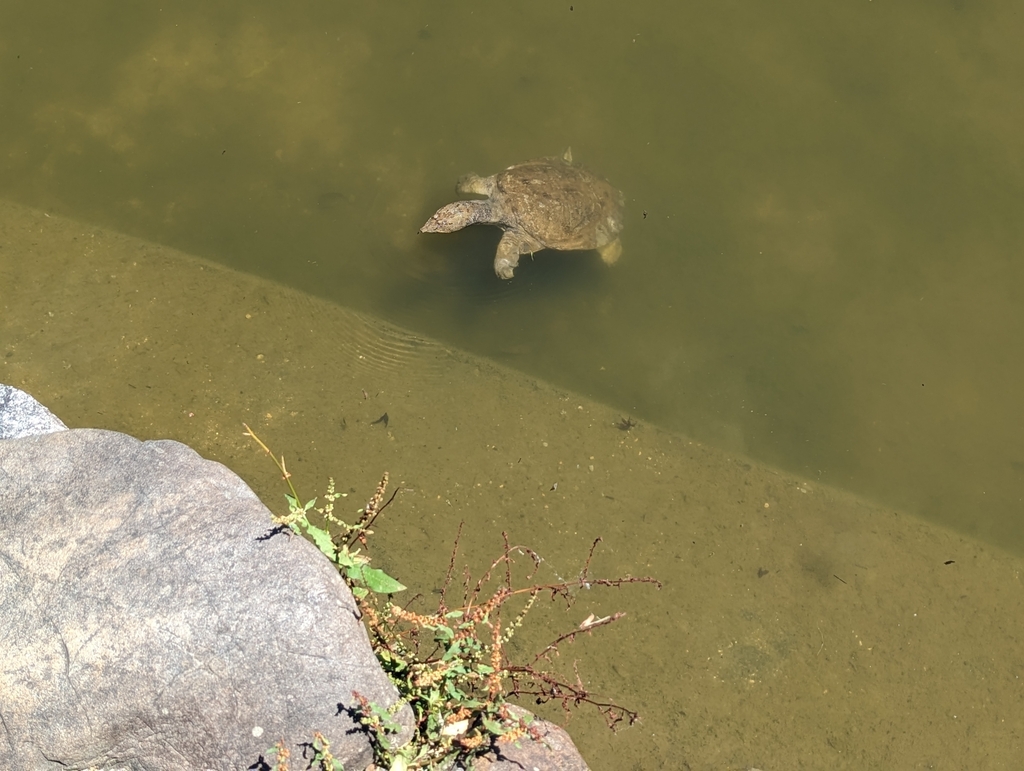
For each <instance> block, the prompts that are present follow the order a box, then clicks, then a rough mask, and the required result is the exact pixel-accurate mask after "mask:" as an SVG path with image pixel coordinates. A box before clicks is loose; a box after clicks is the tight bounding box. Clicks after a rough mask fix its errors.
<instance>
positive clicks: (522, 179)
mask: <svg viewBox="0 0 1024 771" xmlns="http://www.w3.org/2000/svg"><path fill="white" fill-rule="evenodd" d="M455 189H456V191H457V192H458V193H459V194H461V195H465V194H468V193H475V194H477V195H483V196H486V198H484V199H482V200H481V199H473V200H468V201H456V202H455V203H450V204H448V205H447V206H442V207H441V208H440V209H438V210H437V211H436V212H435V213H434V215H433V216H432V217H431V218H430V219H428V220H427V222H426V224H424V225H423V227H421V228H420V231H419V232H420V233H453V232H455V231H456V230H462V228H464V227H466V226H468V225H472V224H474V223H477V222H483V223H486V224H488V225H497V226H498V227H500V228H501V229H502V230H504V231H505V233H504V235H502V237H501V241H500V242H499V243H498V253H497V255H496V256H495V258H494V272H495V273H497V274H498V276H499V277H500V278H504V279H509V278H512V275H513V273H514V271H515V269H516V267H517V266H518V265H519V255H521V254H533V253H534V252H539V251H540V250H541V249H557V250H562V251H566V250H584V249H596V250H598V252H599V253H600V254H601V259H602V260H604V261H605V263H607V264H608V265H611V264H612V263H614V262H615V261H616V260H617V259H619V255H620V254H622V244H621V242H620V241H619V232H620V231H621V230H622V208H623V206H624V204H625V201H624V199H623V196H622V193H620V192H619V191H618V190H616V189H615V188H614V187H612V186H611V185H610V184H608V182H606V181H605V180H603V179H601V178H600V177H598V176H596V175H594V174H592V173H591V172H589V171H587V170H586V169H584V168H582V167H581V166H577V165H574V164H573V162H572V151H571V150H566V152H565V153H564V154H563V155H561V156H556V157H550V158H538V159H536V160H532V161H526V162H525V163H517V164H516V165H514V166H509V167H508V168H507V169H505V170H504V171H500V172H498V173H497V174H495V175H494V176H491V177H479V176H477V175H476V174H467V175H466V176H464V177H462V178H461V179H460V180H459V182H458V184H457V185H456V186H455Z"/></svg>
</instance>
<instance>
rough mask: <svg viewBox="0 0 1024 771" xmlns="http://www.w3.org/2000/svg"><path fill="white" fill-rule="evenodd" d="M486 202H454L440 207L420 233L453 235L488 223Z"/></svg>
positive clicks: (488, 212) (487, 205) (488, 211)
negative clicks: (480, 223)
mask: <svg viewBox="0 0 1024 771" xmlns="http://www.w3.org/2000/svg"><path fill="white" fill-rule="evenodd" d="M490 212H491V208H490V205H489V204H488V202H487V201H456V202H455V203H450V204H448V205H447V206H442V207H441V208H440V209H438V210H437V211H436V212H434V214H433V216H432V217H431V218H430V219H428V220H427V221H426V223H425V224H424V225H423V227H421V228H420V233H454V232H455V231H456V230H462V229H463V228H464V227H467V226H468V225H472V224H474V223H476V222H490V221H491V220H490Z"/></svg>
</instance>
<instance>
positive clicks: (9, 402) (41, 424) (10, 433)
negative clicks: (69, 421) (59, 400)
mask: <svg viewBox="0 0 1024 771" xmlns="http://www.w3.org/2000/svg"><path fill="white" fill-rule="evenodd" d="M66 428H67V426H65V425H64V424H63V423H61V422H60V420H58V419H57V417H56V416H55V415H54V414H53V413H52V412H50V411H49V410H48V409H46V407H44V406H43V405H41V404H40V403H39V402H37V401H36V400H35V399H33V398H32V397H31V396H29V395H28V394H27V393H25V392H24V391H19V390H18V389H17V388H14V387H12V386H9V385H4V384H3V383H0V439H19V438H20V437H23V436H35V435H36V434H52V433H53V432H54V431H63V430H64V429H66Z"/></svg>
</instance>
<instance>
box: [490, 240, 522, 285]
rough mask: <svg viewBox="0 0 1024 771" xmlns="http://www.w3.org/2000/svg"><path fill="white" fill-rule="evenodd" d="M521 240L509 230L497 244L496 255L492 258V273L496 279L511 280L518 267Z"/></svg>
mask: <svg viewBox="0 0 1024 771" xmlns="http://www.w3.org/2000/svg"><path fill="white" fill-rule="evenodd" d="M521 244H522V239H520V238H519V236H517V235H515V234H514V233H513V232H512V231H511V230H506V231H505V235H503V236H502V237H501V241H499V242H498V253H497V255H495V257H494V272H495V273H497V274H498V278H506V279H507V278H512V274H513V272H514V271H515V269H516V267H517V266H518V265H519V247H520V246H521Z"/></svg>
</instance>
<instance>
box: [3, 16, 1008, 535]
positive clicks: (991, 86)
mask: <svg viewBox="0 0 1024 771" xmlns="http://www.w3.org/2000/svg"><path fill="white" fill-rule="evenodd" d="M1022 25H1024V22H1022V21H1021V20H1020V18H1019V16H1017V15H1015V10H1014V7H1013V6H1012V4H1009V3H972V2H947V3H938V4H918V5H912V6H906V5H903V6H901V7H893V6H892V5H891V4H886V3H881V2H870V1H866V2H861V3H857V4H855V5H853V6H851V5H849V4H821V3H800V2H791V3H786V4H783V5H779V4H775V5H773V6H772V7H771V8H770V9H769V8H765V7H762V4H758V3H729V4H725V5H719V6H716V7H715V8H713V9H712V8H697V7H693V8H689V7H684V6H679V5H677V4H675V5H674V4H665V3H649V2H647V3H644V2H641V3H635V4H633V5H632V6H630V7H629V8H628V9H627V8H625V7H624V6H622V4H619V3H586V2H584V3H578V4H574V5H572V6H570V4H568V3H551V2H546V1H545V2H532V3H517V4H503V5H501V6H500V7H492V6H487V5H480V4H479V3H447V4H445V5H444V6H443V7H438V6H436V5H433V4H430V5H428V4H418V3H414V4H407V5H403V6H401V7H392V6H389V5H387V4H383V3H368V4H341V3H314V4H309V5H307V6H304V8H303V10H301V11H295V10H292V9H288V10H285V9H284V8H283V7H280V6H273V5H271V6H262V5H254V4H246V6H245V9H244V10H241V9H239V8H236V7H235V6H232V5H230V4H210V3H191V4H189V3H179V4H176V5H175V7H173V8H165V9H162V10H161V9H158V8H157V7H156V6H155V5H153V4H147V5H143V6H137V7H130V8H126V7H124V6H123V5H122V4H115V3H90V4H86V5H77V6H74V7H71V8H68V7H66V6H63V5H58V4H36V3H18V2H7V3H5V4H4V9H3V27H4V29H7V30H14V29H17V30H18V36H17V38H15V37H13V36H11V35H7V36H5V37H4V38H3V39H2V42H0V60H2V67H0V89H2V99H3V103H4V121H3V125H2V126H0V145H2V148H3V153H2V155H0V164H2V175H0V194H3V195H6V196H8V197H12V198H14V199H16V200H19V201H22V202H25V203H30V204H34V205H37V206H40V207H44V208H49V209H51V210H55V211H59V212H64V213H69V214H73V215H76V216H78V217H80V218H85V219H88V220H91V221H95V222H99V223H104V224H110V225H113V226H116V227H118V228H120V229H122V230H124V231H126V232H129V233H133V234H137V235H141V236H144V237H147V238H150V239H153V240H157V241H160V242H162V243H167V244H171V245H174V246H178V247H181V248H183V249H185V250H188V251H191V252H194V253H197V254H201V255H204V256H207V257H209V258H211V259H214V260H217V261H221V262H224V263H227V264H230V265H233V266H237V267H239V268H242V269H244V270H248V271H252V272H256V273H259V274H262V275H265V276H270V277H274V278H276V279H279V280H281V281H284V282H287V283H289V284H292V285H294V286H296V287H299V288H302V289H305V290H307V291H310V292H314V293H318V294H322V295H323V296H325V297H327V298H330V299H332V300H336V301H337V302H339V303H343V304H346V305H349V306H352V307H359V308H363V309H369V310H372V311H374V312H375V313H377V314H379V315H381V316H384V317H386V318H389V319H392V320H395V321H399V322H401V323H403V324H405V325H407V326H410V327H412V328H414V329H416V330H419V331H422V332H425V333H429V334H431V335H434V336H437V337H439V338H441V339H443V340H447V341H450V342H452V343H455V344H457V345H459V346H462V347H464V348H467V349H470V350H473V351H476V352H480V353H483V354H485V355H488V356H493V357H498V358H501V359H503V360H505V361H506V362H508V363H510V364H512V365H513V366H515V367H518V368H521V369H523V370H526V371H530V372H532V373H535V374H539V375H542V376H543V377H545V378H546V379H548V380H551V381H554V382H557V383H560V384H563V385H566V386H570V387H572V388H574V389H575V390H578V391H580V392H583V393H587V394H590V395H593V396H595V397H597V398H599V399H602V400H604V401H607V402H609V403H612V404H614V405H617V406H618V407H619V408H620V409H622V410H623V411H628V412H630V413H632V414H635V415H637V416H639V417H642V418H644V419H647V420H651V421H655V422H658V423H659V424H661V425H664V426H668V427H671V428H674V429H680V430H683V431H686V432H689V433H691V434H692V435H695V436H698V437H701V438H704V439H707V440H710V441H713V442H715V443H718V444H719V445H722V446H727V447H730V448H734V449H736V450H742V451H745V452H747V453H749V454H751V455H753V456H755V457H758V458H762V459H765V460H768V461H771V462H773V463H776V464H779V465H782V466H784V467H787V468H790V469H793V470H798V471H800V472H802V473H805V474H807V475H809V476H811V477H813V478H817V479H821V480H825V481H829V482H832V483H835V484H839V485H841V486H845V487H849V488H851V489H854V490H857V491H859V492H862V493H865V494H868V495H871V496H874V497H876V498H878V499H881V500H883V501H887V502H889V503H892V504H894V505H900V506H903V507H907V508H910V509H912V510H914V511H917V512H919V513H921V514H922V515H924V516H926V517H929V518H933V519H936V520H941V521H944V522H948V523H952V524H953V525H954V526H956V527H959V528H961V529H964V530H969V531H971V532H972V533H975V534H978V535H981V536H983V537H986V538H988V539H992V540H997V541H999V542H1000V543H1003V544H1010V545H1012V546H1013V547H1014V548H1016V549H1018V550H1020V549H1022V548H1024V530H1021V528H1020V525H1019V521H1020V520H1019V514H1020V511H1021V507H1022V500H1021V499H1022V492H1021V491H1022V489H1024V440H1022V439H1021V436H1020V432H1019V430H1018V426H1019V425H1020V423H1021V418H1022V411H1024V410H1022V407H1021V404H1022V402H1021V400H1020V399H1019V397H1018V391H1019V383H1020V382H1021V380H1022V376H1024V364H1022V362H1024V358H1022V357H1021V356H1019V355H1018V351H1019V348H1020V341H1021V339H1022V332H1024V304H1022V291H1024V289H1022V287H1024V275H1022V272H1024V267H1022V265H1024V263H1022V262H1021V260H1020V259H1019V255H1020V253H1021V246H1022V243H1024V232H1022V231H1024V217H1021V205H1022V201H1024V198H1022V193H1024V182H1022V176H1021V171H1022V166H1021V163H1022V150H1024V139H1022V134H1021V132H1020V130H1019V127H1020V126H1021V125H1022V122H1024V106H1022V103H1021V101H1020V99H1019V94H1020V92H1021V89H1022V87H1024V83H1022V80H1024V75H1022V74H1021V73H1022V72H1024V61H1022V59H1024V54H1022V53H1021V49H1020V47H1019V46H1017V45H1016V43H1017V41H1018V40H1019V39H1020V33H1021V32H1022V29H1021V27H1022ZM569 145H571V146H572V147H573V150H574V153H575V155H576V157H577V158H578V159H581V160H582V161H584V162H585V163H586V164H588V165H589V166H591V167H592V168H594V169H596V170H598V171H599V172H600V173H602V174H604V175H605V176H607V177H608V178H609V179H611V180H612V181H613V182H614V183H615V184H616V185H617V186H619V187H620V188H621V189H622V190H624V191H625V193H626V195H627V198H628V201H629V211H628V221H627V226H626V230H625V233H624V244H625V254H624V257H623V258H622V260H621V263H620V264H619V265H617V266H615V267H614V269H612V270H606V269H605V268H604V266H602V265H600V264H599V262H598V261H597V260H595V259H593V256H589V257H584V258H580V257H579V256H576V255H569V256H564V255H556V256H553V255H550V254H543V255H540V256H538V257H537V259H536V261H535V262H533V263H531V264H529V265H526V266H524V268H523V269H522V270H521V271H520V272H519V274H518V275H517V278H516V279H515V281H514V282H512V283H511V284H501V283H499V282H498V281H497V280H496V279H495V278H494V276H493V275H492V274H491V272H490V265H489V263H490V259H491V254H492V252H493V249H494V246H495V244H496V241H497V238H498V231H497V230H496V229H493V228H477V229H476V230H473V231H469V232H464V233H462V234H459V235H454V236H446V237H425V236H423V237H417V236H416V234H415V233H416V229H417V227H418V226H419V225H420V224H421V223H422V221H423V220H425V218H426V217H427V216H428V215H429V214H430V213H431V212H432V211H433V210H434V208H436V207H437V206H438V205H440V204H441V203H444V202H447V201H448V200H450V199H452V198H453V190H452V187H453V184H454V180H455V179H456V178H457V177H458V176H459V175H461V174H462V173H464V172H466V171H469V170H476V171H478V172H481V173H490V172H493V171H496V170H498V169H500V168H503V167H504V166H505V165H508V164H510V163H513V162H516V161H519V160H523V159H526V158H530V157H535V156H538V155H544V154H552V153H557V152H559V151H561V150H562V149H563V148H564V147H566V146H569Z"/></svg>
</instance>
